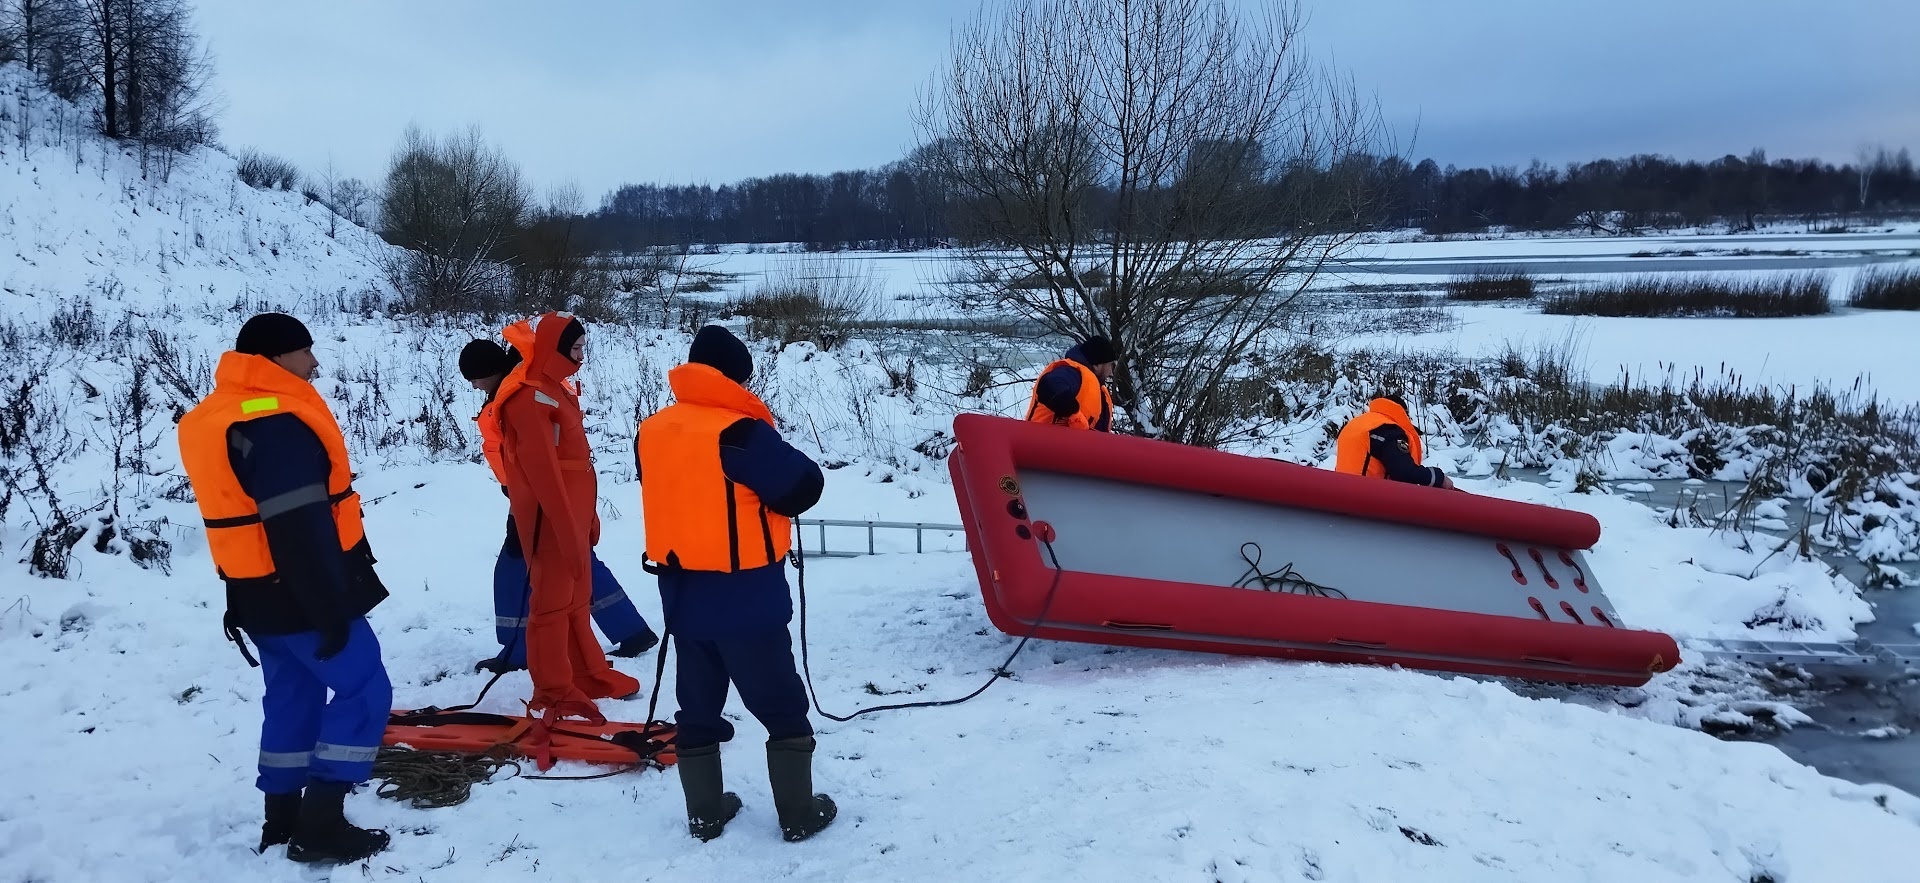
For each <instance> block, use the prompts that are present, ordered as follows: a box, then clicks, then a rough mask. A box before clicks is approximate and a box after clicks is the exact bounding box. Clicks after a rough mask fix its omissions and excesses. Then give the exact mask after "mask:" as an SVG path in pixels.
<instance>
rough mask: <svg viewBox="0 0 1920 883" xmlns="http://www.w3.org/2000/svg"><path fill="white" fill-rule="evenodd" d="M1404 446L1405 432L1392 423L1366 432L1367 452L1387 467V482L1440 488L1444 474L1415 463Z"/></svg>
mask: <svg viewBox="0 0 1920 883" xmlns="http://www.w3.org/2000/svg"><path fill="white" fill-rule="evenodd" d="M1407 443H1408V439H1407V432H1406V430H1404V429H1401V428H1400V427H1398V426H1395V425H1393V424H1391V423H1384V424H1381V425H1379V426H1376V427H1374V428H1373V429H1371V430H1368V432H1367V452H1368V453H1369V454H1371V455H1372V456H1373V459H1375V460H1378V461H1380V465H1382V466H1385V467H1386V469H1387V478H1388V479H1390V480H1393V481H1398V482H1404V483H1406V484H1417V485H1421V486H1422V487H1439V486H1440V483H1441V482H1443V481H1445V480H1446V473H1444V472H1441V471H1440V470H1439V469H1438V468H1435V467H1433V466H1422V465H1420V464H1418V463H1415V462H1414V461H1413V455H1412V454H1410V453H1408V451H1407Z"/></svg>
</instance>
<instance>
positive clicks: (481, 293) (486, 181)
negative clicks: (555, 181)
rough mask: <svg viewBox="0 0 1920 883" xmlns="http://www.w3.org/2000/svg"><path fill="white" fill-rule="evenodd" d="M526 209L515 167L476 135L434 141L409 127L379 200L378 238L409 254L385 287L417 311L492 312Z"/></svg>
mask: <svg viewBox="0 0 1920 883" xmlns="http://www.w3.org/2000/svg"><path fill="white" fill-rule="evenodd" d="M527 202H528V198H527V191H526V186H525V185H524V184H523V183H522V182H521V178H520V168H519V167H518V166H517V165H515V164H514V163H513V162H512V161H511V160H509V159H507V157H506V155H505V154H504V153H502V152H500V151H499V150H497V149H495V148H493V147H490V146H488V144H487V143H486V141H485V140H484V139H483V138H482V137H481V135H480V132H479V130H478V129H470V130H468V131H467V132H466V133H464V134H461V135H454V136H450V137H448V138H446V139H445V140H441V141H436V140H434V139H433V138H431V137H430V136H428V135H427V134H425V133H423V132H421V131H420V130H419V129H417V128H409V129H408V130H407V133H406V136H405V139H404V140H403V142H402V143H401V145H400V149H399V150H397V151H395V153H394V156H393V160H392V162H391V163H390V164H389V166H388V168H387V183H386V190H385V192H384V193H382V194H381V197H380V229H381V233H382V234H383V235H385V236H386V238H387V240H388V241H389V242H392V243H394V244H395V245H399V246H402V247H403V248H405V249H406V251H404V252H402V253H400V254H398V255H396V256H395V257H394V258H393V259H391V260H390V261H389V264H388V267H387V274H388V278H389V280H390V281H391V282H392V283H393V285H394V287H395V288H396V289H398V290H399V291H400V293H401V294H402V295H403V296H405V297H407V298H408V299H409V300H411V301H412V303H413V306H414V308H415V309H419V310H422V311H427V312H436V311H442V310H466V309H481V310H492V309H495V308H497V307H498V306H499V305H500V298H501V297H502V296H503V295H504V293H505V292H506V289H507V284H508V283H509V282H510V267H509V266H508V265H507V264H506V263H505V261H506V260H507V259H508V258H509V257H511V255H509V254H507V253H506V248H507V246H508V245H509V244H510V243H511V241H512V237H513V235H514V233H515V231H517V230H518V229H519V227H520V223H521V220H522V218H523V216H524V215H525V214H526V211H527Z"/></svg>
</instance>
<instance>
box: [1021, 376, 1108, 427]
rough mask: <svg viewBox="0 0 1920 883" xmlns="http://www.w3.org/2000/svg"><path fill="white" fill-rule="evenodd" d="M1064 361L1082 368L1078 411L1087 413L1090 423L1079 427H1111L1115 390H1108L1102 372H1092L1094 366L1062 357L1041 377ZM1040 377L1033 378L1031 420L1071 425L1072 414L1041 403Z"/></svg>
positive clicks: (1030, 405)
mask: <svg viewBox="0 0 1920 883" xmlns="http://www.w3.org/2000/svg"><path fill="white" fill-rule="evenodd" d="M1063 365H1064V366H1066V367H1069V368H1072V369H1074V370H1075V371H1078V372H1080V395H1079V401H1078V402H1077V403H1076V404H1077V405H1078V408H1079V410H1078V411H1076V412H1075V413H1077V414H1079V415H1081V416H1083V417H1085V418H1086V424H1087V425H1085V426H1081V427H1077V428H1080V429H1097V428H1099V426H1100V424H1102V423H1106V424H1107V425H1108V426H1109V427H1111V426H1112V425H1113V424H1112V423H1111V422H1110V421H1111V420H1112V419H1113V394H1112V393H1110V392H1107V385H1106V384H1104V383H1101V382H1100V376H1099V375H1097V374H1095V373H1093V369H1092V368H1089V367H1087V366H1085V365H1082V364H1080V363H1079V362H1076V361H1074V360H1072V359H1061V360H1059V361H1057V362H1054V363H1053V364H1051V365H1048V366H1047V367H1046V370H1044V371H1041V372H1040V379H1045V378H1046V376H1047V375H1048V374H1051V373H1053V369H1055V368H1059V367H1061V366H1063ZM1040 379H1036V380H1034V382H1033V393H1032V395H1031V397H1030V401H1029V402H1028V404H1027V420H1028V422H1031V423H1052V424H1054V425H1056V426H1072V425H1073V423H1072V419H1073V416H1074V415H1073V414H1055V413H1053V410H1052V409H1051V408H1048V407H1047V406H1046V405H1043V404H1040Z"/></svg>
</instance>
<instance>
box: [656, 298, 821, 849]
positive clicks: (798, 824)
mask: <svg viewBox="0 0 1920 883" xmlns="http://www.w3.org/2000/svg"><path fill="white" fill-rule="evenodd" d="M752 376H753V356H752V354H751V353H749V352H748V351H747V347H746V345H745V344H743V343H741V342H740V340H739V339H738V338H736V337H734V336H733V335H732V334H731V333H729V332H728V331H727V330H726V329H725V328H722V327H720V326H718V325H709V326H707V327H705V328H702V329H700V333H699V334H698V335H696V336H695V337H694V339H693V346H692V348H691V350H690V351H689V352H688V355H687V364H685V365H681V366H679V367H677V368H674V369H673V370H672V371H669V372H668V373H667V382H668V383H669V384H670V385H671V386H672V387H673V398H674V404H672V405H669V406H667V407H666V408H664V409H662V410H661V411H660V413H658V414H655V415H653V416H651V417H648V418H647V419H646V420H645V421H644V422H642V423H641V424H640V431H639V433H638V435H637V436H636V437H635V439H634V456H635V459H636V461H637V462H638V465H639V467H640V499H641V506H642V509H643V510H644V512H645V515H646V538H647V558H648V559H650V561H651V562H652V563H651V564H649V565H648V567H649V569H650V570H652V571H654V572H655V573H657V574H658V575H659V577H660V603H661V606H662V607H663V608H664V612H665V615H666V621H667V632H668V635H669V636H670V637H671V638H672V640H673V641H674V642H675V643H674V649H675V651H676V655H675V656H674V659H675V660H676V662H677V665H676V669H675V672H676V674H675V676H676V679H677V680H676V683H675V685H674V689H675V695H676V696H677V698H678V699H679V700H680V711H679V712H678V713H677V714H676V715H675V716H674V722H675V724H676V725H677V726H678V730H677V732H676V733H675V735H674V746H675V749H676V752H677V753H678V755H679V761H678V763H677V764H676V765H675V767H676V769H677V770H678V771H679V774H680V788H681V791H682V792H683V793H684V795H685V797H686V801H687V830H688V832H689V833H691V834H692V835H693V836H694V837H695V838H697V839H699V840H702V841H706V840H712V839H713V838H715V837H718V836H720V834H721V831H722V829H723V828H725V827H726V825H727V823H728V822H729V821H732V820H733V817H734V815H735V814H736V813H738V812H739V811H740V807H741V801H740V798H739V796H738V795H736V794H734V793H733V792H730V791H727V790H725V787H724V783H723V780H722V776H721V769H720V743H722V742H727V741H729V740H731V739H732V738H733V724H731V723H729V722H728V721H727V719H726V718H725V717H724V716H723V715H722V714H721V709H722V708H724V707H725V706H726V704H727V691H728V689H729V687H735V688H738V689H739V690H740V701H741V702H742V703H744V704H745V705H746V706H747V711H749V712H751V713H752V714H753V716H754V717H755V718H756V719H758V720H759V721H760V724H761V726H764V727H766V729H767V779H768V782H769V784H770V785H772V790H773V805H774V810H775V812H777V813H778V815H779V819H780V832H781V834H782V836H784V837H785V838H786V839H787V840H789V841H795V840H805V839H806V838H808V837H811V836H813V835H814V834H817V833H819V832H820V831H821V830H822V829H824V828H826V827H827V825H828V824H830V823H832V822H833V819H834V816H835V815H836V814H837V813H838V811H839V810H838V809H837V808H836V807H835V806H834V803H833V800H832V799H831V798H829V797H827V795H825V794H815V793H813V752H814V747H815V746H814V737H813V724H812V723H811V722H809V721H808V720H807V709H808V703H807V693H806V689H805V687H804V686H802V684H801V682H800V673H799V671H798V670H797V669H796V668H795V666H794V664H793V636H792V635H791V634H789V632H788V630H787V624H788V623H789V622H791V621H792V620H793V598H792V596H791V595H789V594H788V589H787V573H786V555H787V552H788V549H789V544H790V543H791V542H792V538H793V523H792V521H791V519H792V518H794V517H797V516H798V515H800V513H802V512H805V511H807V510H808V509H811V508H813V505H814V504H815V503H817V502H819V500H820V492H821V490H822V488H823V486H824V478H823V476H822V474H821V472H820V467H819V465H818V464H816V463H814V462H813V461H812V460H811V459H808V457H807V455H805V454H803V453H801V452H799V451H797V450H795V449H794V448H793V446H791V445H789V444H787V442H786V440H785V439H782V438H781V437H780V432H779V431H778V430H776V429H774V427H773V414H772V412H770V411H768V410H767V406H766V404H765V403H763V402H761V401H760V399H759V397H757V396H755V395H754V394H753V393H752V392H750V391H749V390H748V389H747V388H746V386H745V384H746V382H747V380H748V379H749V378H751V377H752Z"/></svg>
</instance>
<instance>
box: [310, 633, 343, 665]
mask: <svg viewBox="0 0 1920 883" xmlns="http://www.w3.org/2000/svg"><path fill="white" fill-rule="evenodd" d="M350 634H351V632H349V631H348V629H347V627H346V626H345V625H341V626H336V627H334V628H330V629H325V630H323V631H321V632H320V646H319V647H317V648H315V649H314V651H313V658H315V659H318V660H320V661H322V662H325V661H327V660H329V659H332V658H334V657H335V656H338V655H340V651H342V650H345V649H347V637H348V635H350Z"/></svg>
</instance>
